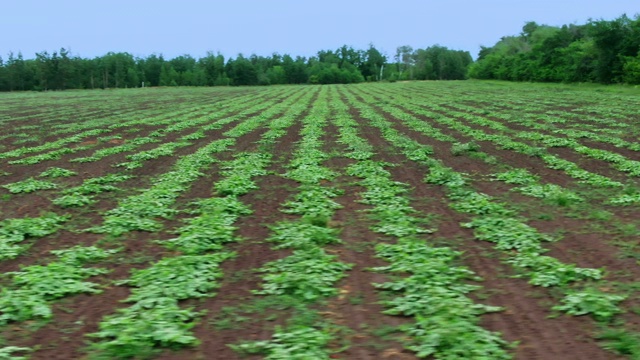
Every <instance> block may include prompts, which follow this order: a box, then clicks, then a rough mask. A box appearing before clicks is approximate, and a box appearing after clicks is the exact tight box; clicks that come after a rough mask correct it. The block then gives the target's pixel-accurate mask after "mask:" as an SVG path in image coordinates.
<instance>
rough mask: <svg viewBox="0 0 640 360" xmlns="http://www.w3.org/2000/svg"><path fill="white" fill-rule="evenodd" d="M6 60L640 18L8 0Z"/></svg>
mask: <svg viewBox="0 0 640 360" xmlns="http://www.w3.org/2000/svg"><path fill="white" fill-rule="evenodd" d="M0 9H1V10H0V56H2V57H4V58H5V59H6V55H7V54H8V52H9V51H13V52H16V53H17V52H18V51H21V52H22V53H23V55H24V57H25V58H33V57H35V53H36V52H39V51H43V50H48V51H49V52H51V51H53V50H58V49H59V48H61V47H64V48H66V49H71V52H72V53H73V54H76V55H80V56H83V57H94V56H99V55H103V54H105V53H106V52H109V51H116V52H118V51H126V52H129V53H131V54H133V55H135V56H146V55H149V54H152V53H158V54H160V53H162V54H163V55H164V56H165V57H167V58H171V57H175V56H178V55H182V54H190V55H192V56H195V57H200V56H202V55H204V54H205V53H206V52H207V51H214V52H218V51H219V52H221V53H222V54H223V55H225V56H227V57H228V56H233V57H235V56H236V55H237V54H238V53H243V54H244V55H247V56H248V55H250V54H252V53H255V54H258V55H269V54H271V53H273V52H278V53H280V54H284V53H288V54H291V55H302V56H311V55H314V54H315V53H316V52H317V51H318V50H322V49H336V48H338V47H340V46H342V45H344V44H346V45H351V46H353V47H355V48H357V49H365V48H366V47H367V46H368V44H369V43H373V44H374V45H375V46H376V47H377V48H378V49H380V50H382V51H383V52H385V53H386V54H388V55H390V56H392V55H393V54H394V53H395V49H396V47H398V46H400V45H410V46H412V47H414V48H426V47H428V46H431V45H434V44H440V45H443V46H447V47H449V48H452V49H462V50H467V51H469V52H471V54H472V56H473V57H474V58H475V57H476V55H477V53H478V50H479V48H480V45H487V46H491V45H493V44H494V43H495V42H496V41H498V40H499V39H500V37H502V36H505V35H516V34H518V33H519V32H520V30H521V28H522V26H523V25H524V23H525V22H526V21H536V22H538V23H540V24H548V25H563V24H569V23H578V24H582V23H584V22H586V20H587V19H589V18H593V19H606V20H611V19H614V18H616V17H618V16H620V15H622V14H623V13H627V15H629V16H633V15H635V14H636V13H640V2H639V1H638V0H555V1H552V0H422V1H420V0H390V1H389V0H386V1H375V0H369V1H365V0H325V1H309V0H235V1H233V0H226V1H219V0H209V1H205V0H180V1H176V0H109V1H107V0H5V1H3V4H2V6H0Z"/></svg>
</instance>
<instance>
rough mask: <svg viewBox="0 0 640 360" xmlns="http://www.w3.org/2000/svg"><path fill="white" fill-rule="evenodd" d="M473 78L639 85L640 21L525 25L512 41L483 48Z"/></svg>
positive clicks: (471, 73)
mask: <svg viewBox="0 0 640 360" xmlns="http://www.w3.org/2000/svg"><path fill="white" fill-rule="evenodd" d="M468 75H469V76H470V77H472V78H477V79H500V80H515V81H536V82H597V83H604V84H610V83H627V84H640V16H639V15H636V16H635V17H634V18H629V17H627V16H626V15H622V16H620V17H618V18H617V19H614V20H610V21H607V20H589V21H588V22H587V23H586V24H582V25H574V24H571V25H564V26H561V27H555V26H548V25H539V24H537V23H535V22H528V23H526V24H525V25H524V27H523V28H522V32H521V33H520V34H519V35H517V36H505V37H503V38H501V39H500V41H498V42H497V43H496V44H495V45H494V46H492V47H482V48H481V50H480V53H479V55H478V59H477V61H476V62H475V63H474V64H473V65H472V66H470V68H469V74H468Z"/></svg>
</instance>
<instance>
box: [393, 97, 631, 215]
mask: <svg viewBox="0 0 640 360" xmlns="http://www.w3.org/2000/svg"><path fill="white" fill-rule="evenodd" d="M396 99H397V98H396ZM398 101H399V100H398ZM421 104H422V106H416V105H412V104H409V103H408V102H403V103H402V107H403V108H405V109H407V110H410V111H412V112H414V113H416V114H420V115H423V116H428V117H430V118H432V119H434V120H435V121H437V122H438V123H441V124H444V125H446V126H448V127H450V128H452V129H454V130H456V131H460V132H461V133H463V134H465V135H467V136H470V137H472V138H473V139H475V140H478V141H483V140H484V141H491V142H493V143H494V144H496V146H498V147H499V148H502V149H505V150H514V151H516V152H519V153H522V154H525V155H528V156H536V157H539V158H540V159H541V160H543V161H544V162H545V163H546V165H547V167H548V168H550V169H556V170H562V171H564V172H565V173H566V174H568V175H569V176H570V177H572V178H574V179H576V180H577V182H578V183H585V184H588V185H592V186H598V187H604V188H607V187H613V188H619V189H620V192H619V193H614V194H612V195H610V197H609V198H608V200H607V203H609V204H616V205H624V204H628V203H632V202H633V200H635V198H637V194H635V193H633V192H632V193H631V194H628V192H630V191H632V190H633V188H628V187H625V185H624V184H622V183H620V182H618V181H614V180H612V179H610V178H608V177H606V176H603V175H599V174H594V173H591V172H588V171H586V170H584V169H582V168H580V167H579V166H578V165H576V164H575V163H573V162H571V161H568V160H565V159H562V158H560V157H558V156H556V155H552V154H549V153H548V152H547V151H546V150H545V149H544V148H539V147H533V146H530V145H527V144H525V143H522V142H517V141H513V140H512V138H511V137H509V136H506V135H497V134H488V133H486V132H484V131H482V130H477V129H473V128H471V127H469V126H466V125H464V124H462V123H461V122H459V121H457V120H455V119H453V118H448V117H446V116H444V115H442V114H439V113H434V112H431V111H429V110H425V109H424V107H423V106H427V105H425V102H424V101H422V102H421ZM383 108H384V109H385V111H389V113H390V114H392V115H393V116H394V117H397V118H399V119H401V120H403V121H406V120H407V119H409V121H410V123H411V126H414V125H415V124H418V125H415V126H417V128H416V129H420V128H421V130H420V131H422V132H424V133H425V134H429V135H430V136H431V134H432V133H429V132H426V127H429V125H422V124H425V123H426V122H424V121H420V120H419V119H417V118H415V117H413V116H411V115H409V114H406V113H404V112H403V111H402V110H400V109H399V108H397V107H394V106H393V105H387V104H384V105H383ZM390 109H391V110H390ZM420 123H421V124H420ZM492 126H493V127H494V128H496V129H498V128H500V126H501V125H500V124H499V123H493V125H492ZM439 140H443V141H447V140H446V138H439ZM549 186H550V185H542V188H539V187H537V186H535V187H533V188H528V189H526V188H525V189H523V190H524V191H525V192H529V193H530V194H539V193H540V191H539V190H541V189H545V188H547V187H549ZM551 187H552V188H553V190H554V195H560V196H558V197H557V198H559V199H561V201H564V200H562V199H564V198H566V197H569V198H570V199H568V200H569V201H573V200H576V199H578V197H576V196H575V195H574V194H573V195H572V194H571V192H566V191H561V189H559V188H557V187H555V186H551ZM556 190H557V191H560V193H561V194H558V192H557V191H556ZM565 195H566V196H565Z"/></svg>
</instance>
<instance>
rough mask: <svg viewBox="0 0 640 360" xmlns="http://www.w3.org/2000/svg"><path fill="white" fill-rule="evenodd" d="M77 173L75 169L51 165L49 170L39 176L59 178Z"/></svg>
mask: <svg viewBox="0 0 640 360" xmlns="http://www.w3.org/2000/svg"><path fill="white" fill-rule="evenodd" d="M77 174H78V173H76V172H75V171H71V170H67V169H62V168H59V167H50V168H48V169H47V170H45V171H43V172H42V173H41V174H40V175H39V176H40V177H52V178H57V177H69V176H74V175H77Z"/></svg>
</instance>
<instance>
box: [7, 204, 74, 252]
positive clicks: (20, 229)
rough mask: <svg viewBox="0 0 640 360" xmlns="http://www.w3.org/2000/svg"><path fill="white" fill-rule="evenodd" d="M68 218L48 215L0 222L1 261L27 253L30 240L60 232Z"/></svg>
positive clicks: (52, 214)
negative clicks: (27, 241)
mask: <svg viewBox="0 0 640 360" xmlns="http://www.w3.org/2000/svg"><path fill="white" fill-rule="evenodd" d="M67 220H68V218H67V217H65V216H61V215H57V214H54V213H48V214H45V215H42V216H39V217H26V218H21V219H4V220H2V221H0V260H6V259H14V258H16V257H18V256H19V255H20V254H22V253H24V252H25V251H27V250H28V249H29V247H30V244H28V243H26V240H28V239H37V238H41V237H44V236H47V235H50V234H53V233H55V232H56V231H58V230H59V229H60V228H61V227H62V224H63V223H65V222H66V221H67Z"/></svg>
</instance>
